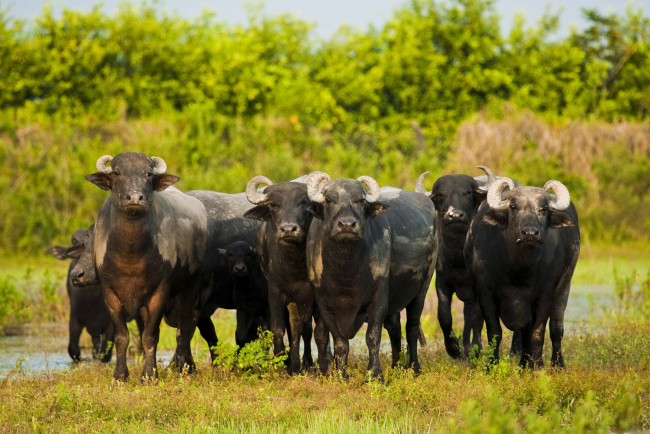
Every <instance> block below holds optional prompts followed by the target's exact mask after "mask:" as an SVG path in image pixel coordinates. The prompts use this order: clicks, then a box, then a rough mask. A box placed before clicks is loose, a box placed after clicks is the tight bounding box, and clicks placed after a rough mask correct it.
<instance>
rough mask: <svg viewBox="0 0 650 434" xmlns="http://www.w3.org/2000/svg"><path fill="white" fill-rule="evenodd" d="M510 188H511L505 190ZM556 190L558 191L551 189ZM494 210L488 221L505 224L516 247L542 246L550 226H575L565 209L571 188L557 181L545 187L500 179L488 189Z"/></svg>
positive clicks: (509, 237)
mask: <svg viewBox="0 0 650 434" xmlns="http://www.w3.org/2000/svg"><path fill="white" fill-rule="evenodd" d="M506 188H509V191H505V192H504V190H505V189H506ZM551 189H552V190H554V191H555V193H556V195H552V194H550V193H549V190H551ZM487 202H488V205H489V206H490V209H491V212H490V213H488V214H486V219H485V221H486V222H488V223H490V224H493V225H500V226H502V227H504V236H505V238H506V241H507V242H508V244H509V245H511V246H514V248H515V251H521V250H522V249H526V250H539V251H541V246H542V245H543V244H544V242H545V239H546V237H547V231H548V229H557V228H563V227H570V226H575V225H576V222H574V221H573V220H572V219H571V217H570V216H569V215H568V214H567V213H566V212H565V211H566V209H567V208H568V207H569V205H570V197H569V191H568V190H567V189H566V187H565V186H564V185H563V184H561V183H560V182H558V181H549V182H547V183H546V186H545V187H544V188H538V187H523V186H522V187H516V188H515V187H514V184H512V181H510V180H509V179H500V180H498V181H497V182H495V183H494V184H493V185H492V186H491V187H490V189H489V191H488V198H487Z"/></svg>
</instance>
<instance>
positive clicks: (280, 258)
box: [246, 176, 329, 373]
mask: <svg viewBox="0 0 650 434" xmlns="http://www.w3.org/2000/svg"><path fill="white" fill-rule="evenodd" d="M296 181H299V180H296ZM262 184H266V185H267V187H266V188H264V190H263V191H261V192H260V191H258V189H257V188H258V187H259V186H260V185H262ZM246 195H247V197H248V200H249V201H250V202H251V203H253V204H255V207H254V208H252V209H251V210H250V211H248V212H247V213H246V217H249V218H252V219H257V220H260V221H262V227H261V229H260V231H259V244H258V245H259V247H258V254H259V256H260V265H261V267H262V271H263V272H264V275H265V276H266V280H267V282H268V290H269V299H268V300H269V308H270V316H271V318H270V319H271V331H272V332H273V346H274V348H273V350H274V352H275V354H279V353H281V352H283V351H284V350H285V344H284V332H285V329H288V332H289V333H288V335H289V339H290V342H289V364H288V366H287V368H288V371H289V373H295V372H299V371H300V370H301V364H300V339H301V338H302V340H303V346H304V348H303V358H302V369H308V368H311V367H312V366H313V364H314V362H313V358H312V355H311V338H312V334H313V333H314V329H313V324H312V318H313V317H314V315H315V314H316V319H317V321H316V330H315V335H314V338H315V340H316V345H317V347H318V366H319V368H320V369H321V371H322V372H325V371H326V370H327V369H328V367H329V360H328V357H327V349H328V348H327V347H328V345H327V344H328V342H329V335H328V333H327V330H326V329H325V328H324V327H323V323H322V321H320V320H318V316H317V313H316V312H315V311H314V309H315V302H314V293H313V291H312V289H311V286H310V285H309V280H308V278H307V262H306V257H305V246H306V239H307V231H308V230H309V226H310V224H311V222H312V219H313V214H314V209H313V208H314V206H313V204H311V203H310V201H309V197H308V195H307V185H306V184H305V183H303V182H281V183H278V184H273V182H272V181H271V180H270V179H268V178H266V177H264V176H256V177H254V178H253V179H251V180H250V181H249V182H248V185H247V186H246ZM286 310H288V312H289V327H288V328H287V327H286V323H285V311H286Z"/></svg>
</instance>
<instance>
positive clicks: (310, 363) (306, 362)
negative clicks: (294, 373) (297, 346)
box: [302, 315, 314, 371]
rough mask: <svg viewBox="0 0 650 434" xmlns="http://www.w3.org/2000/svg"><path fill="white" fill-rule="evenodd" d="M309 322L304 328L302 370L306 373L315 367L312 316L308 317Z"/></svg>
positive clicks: (304, 324) (306, 322)
mask: <svg viewBox="0 0 650 434" xmlns="http://www.w3.org/2000/svg"><path fill="white" fill-rule="evenodd" d="M308 318H309V319H308V320H307V321H305V322H304V323H303V326H302V344H303V346H304V348H303V349H302V370H303V371H306V370H308V369H311V368H313V367H314V358H313V357H312V355H311V338H312V335H313V334H314V326H313V324H312V320H311V315H308Z"/></svg>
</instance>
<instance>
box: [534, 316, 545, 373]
mask: <svg viewBox="0 0 650 434" xmlns="http://www.w3.org/2000/svg"><path fill="white" fill-rule="evenodd" d="M531 332H532V334H531V342H530V344H531V354H530V355H531V360H532V364H533V366H532V367H533V369H535V368H537V367H542V366H544V360H543V358H542V355H543V350H544V336H545V334H546V320H544V321H542V322H540V323H538V324H535V326H534V327H533V328H532V330H531Z"/></svg>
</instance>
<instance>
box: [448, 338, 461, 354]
mask: <svg viewBox="0 0 650 434" xmlns="http://www.w3.org/2000/svg"><path fill="white" fill-rule="evenodd" d="M445 349H446V350H447V354H449V356H450V357H451V358H452V359H462V358H463V352H462V351H461V350H460V342H458V339H451V338H450V339H445Z"/></svg>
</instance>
